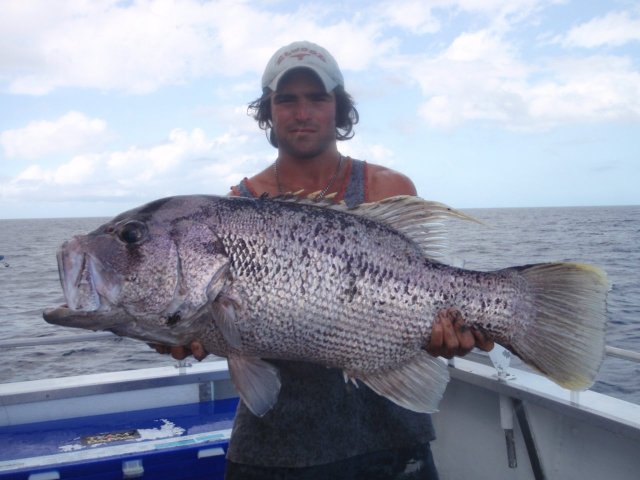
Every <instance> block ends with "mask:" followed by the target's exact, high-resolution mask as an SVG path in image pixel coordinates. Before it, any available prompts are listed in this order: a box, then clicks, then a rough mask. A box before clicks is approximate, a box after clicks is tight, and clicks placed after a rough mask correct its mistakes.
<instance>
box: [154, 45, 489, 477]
mask: <svg viewBox="0 0 640 480" xmlns="http://www.w3.org/2000/svg"><path fill="white" fill-rule="evenodd" d="M262 88H263V94H262V96H261V97H260V98H259V99H257V100H256V101H255V102H253V103H252V104H251V105H250V110H251V111H252V112H253V114H254V117H255V119H256V120H257V121H258V122H259V125H260V127H261V128H262V129H264V130H265V131H266V132H267V135H268V138H269V141H270V143H271V144H272V145H273V146H274V147H276V148H277V149H278V156H277V158H276V160H275V162H274V163H273V164H272V165H270V166H269V167H267V168H266V169H265V170H263V171H262V172H260V173H258V174H257V175H255V176H253V177H252V178H250V179H244V180H243V181H242V182H241V183H240V184H239V185H237V186H235V187H233V188H232V195H238V196H251V197H259V196H261V195H263V194H267V195H269V196H271V197H277V196H280V195H283V194H286V193H289V192H296V193H297V194H299V195H302V196H308V195H315V196H316V197H318V198H319V199H322V198H330V199H331V200H334V201H344V202H345V203H347V205H349V206H352V205H357V204H359V203H363V202H375V201H379V200H382V199H385V198H388V197H392V196H396V195H416V188H415V186H414V184H413V182H412V181H411V180H410V179H409V178H407V177H406V176H404V175H402V174H400V173H398V172H396V171H393V170H391V169H389V168H386V167H383V166H379V165H373V164H369V163H365V162H363V161H360V160H356V159H352V158H349V157H345V156H343V155H342V154H341V153H340V152H339V150H338V145H337V141H339V140H348V139H350V138H351V137H352V136H353V133H354V132H353V125H354V124H355V123H357V121H358V113H357V110H356V109H355V107H354V104H353V99H352V98H351V97H350V96H349V94H348V93H347V92H346V91H345V89H344V80H343V76H342V73H341V71H340V69H339V67H338V65H337V63H336V61H335V60H334V58H333V57H332V56H331V54H330V53H329V52H328V51H326V50H325V49H324V48H322V47H321V46H319V45H315V44H313V43H310V42H306V41H302V42H295V43H292V44H291V45H287V46H285V47H283V48H281V49H279V50H278V51H277V52H276V53H275V54H274V55H273V57H272V58H271V60H270V61H269V63H268V65H267V67H266V70H265V72H264V75H263V78H262ZM473 347H479V348H481V349H483V350H487V351H488V350H490V349H491V348H492V347H493V342H492V341H491V340H489V339H487V338H485V336H484V335H483V334H482V333H481V332H479V331H477V330H475V329H469V328H466V326H465V322H464V320H463V318H462V315H461V314H460V312H458V311H457V310H454V309H447V310H443V311H441V312H440V313H439V314H438V316H437V318H436V321H435V322H434V325H433V329H432V332H431V337H430V338H429V341H428V343H426V344H425V346H424V348H425V349H426V350H427V351H428V352H429V353H430V354H432V355H434V356H444V357H446V358H451V357H453V356H454V355H458V356H461V355H465V354H466V353H468V352H469V351H470V350H471V349H472V348H473ZM157 349H158V350H159V351H161V352H168V351H171V353H172V354H173V356H174V357H176V358H184V357H185V356H186V355H188V354H189V353H192V354H193V355H194V356H195V357H196V358H198V359H202V358H204V357H205V356H206V355H207V352H206V351H204V349H203V347H202V344H201V343H199V342H193V343H192V344H191V346H190V349H187V348H173V349H168V348H166V347H160V346H158V347H157ZM277 366H278V368H279V371H280V378H281V382H282V389H281V392H280V396H279V398H278V402H277V404H276V406H275V407H274V408H273V409H272V410H271V411H269V412H268V413H267V414H266V415H264V416H263V417H257V416H255V415H253V414H252V413H251V412H250V411H249V410H248V409H247V407H246V406H245V405H243V404H241V405H240V407H239V409H238V413H237V416H236V423H235V426H234V430H233V434H232V438H231V445H230V449H229V453H228V462H227V473H226V478H227V479H245V480H246V479H270V478H273V479H275V478H287V479H298V478H299V479H312V478H313V479H316V478H317V479H329V478H331V479H338V478H344V479H375V478H379V479H394V478H403V479H409V478H411V479H424V480H427V479H436V478H438V477H437V471H436V468H435V465H434V462H433V459H432V457H431V451H430V449H429V442H430V441H431V440H433V439H434V438H435V434H434V431H433V426H432V424H431V419H430V417H429V415H427V414H422V413H415V412H411V411H408V410H405V409H404V408H402V407H399V406H398V405H396V404H394V403H392V402H391V401H389V400H387V399H385V398H382V397H380V396H378V395H376V394H375V393H373V392H372V391H371V390H369V388H368V387H366V386H364V385H359V386H356V385H354V384H352V383H345V381H344V380H343V375H342V372H340V371H339V370H337V369H327V368H325V367H322V366H318V365H316V364H311V363H304V362H287V361H278V362H277Z"/></svg>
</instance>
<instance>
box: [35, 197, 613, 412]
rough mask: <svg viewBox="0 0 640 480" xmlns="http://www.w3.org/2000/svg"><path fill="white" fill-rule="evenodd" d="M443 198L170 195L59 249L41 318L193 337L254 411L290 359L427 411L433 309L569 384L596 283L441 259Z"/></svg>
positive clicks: (597, 303) (602, 312)
mask: <svg viewBox="0 0 640 480" xmlns="http://www.w3.org/2000/svg"><path fill="white" fill-rule="evenodd" d="M451 216H452V217H459V218H465V215H464V214H462V213H460V212H456V211H454V210H452V209H450V208H448V207H446V206H444V205H441V204H437V203H434V202H426V201H424V200H421V199H419V198H416V197H395V198H392V199H388V200H386V201H383V202H379V203H375V204H367V205H362V206H360V207H357V208H355V209H351V210H349V209H347V208H346V207H344V206H341V205H335V206H329V205H327V204H317V203H313V202H308V201H292V200H284V199H283V200H269V199H246V198H232V197H214V196H186V197H171V198H167V199H162V200H158V201H155V202H152V203H150V204H147V205H145V206H142V207H140V208H138V209H134V210H132V211H129V212H126V213H124V214H121V215H119V216H118V217H116V218H115V219H114V220H112V221H111V222H109V223H107V224H105V225H104V226H102V227H100V228H98V229H97V230H96V231H94V232H92V233H90V234H88V235H86V236H81V237H75V238H74V239H72V240H70V241H69V242H67V243H66V244H65V245H63V246H62V248H61V250H60V253H59V257H58V261H59V267H60V274H61V281H62V284H63V290H64V293H65V298H66V300H67V303H68V307H60V308H58V309H50V310H47V311H46V312H45V319H46V320H47V321H49V322H51V323H57V324H60V325H68V326H76V327H80V328H89V329H94V330H102V329H106V330H111V331H113V332H115V333H117V334H119V335H124V336H130V337H134V338H139V339H142V340H144V341H148V342H159V343H165V344H172V345H184V344H188V343H189V342H190V341H191V340H200V341H202V342H203V343H204V345H205V348H206V349H207V350H208V351H209V352H212V353H214V354H217V355H220V356H225V357H227V358H228V359H229V367H230V372H231V375H232V378H233V380H234V383H235V385H236V387H237V388H238V391H239V393H240V395H241V396H242V398H243V400H244V401H245V402H246V403H247V405H248V406H249V408H251V409H252V411H253V412H254V413H256V414H258V415H262V414H264V413H265V412H266V411H268V410H269V409H270V408H271V406H272V405H273V404H274V402H275V401H276V400H277V394H278V390H279V379H278V372H277V369H276V367H275V366H274V365H273V364H271V363H269V362H265V361H264V360H263V359H289V360H304V361H310V362H315V363H318V364H321V365H325V366H328V367H337V368H340V369H342V370H343V371H344V372H345V375H346V377H347V378H352V379H358V380H360V381H362V382H364V383H366V384H367V385H368V386H370V387H371V388H372V389H373V390H375V391H376V392H378V393H379V394H381V395H384V396H386V397H387V398H389V399H391V400H393V401H395V402H396V403H398V404H399V405H402V406H404V407H406V408H410V409H412V410H415V411H425V412H429V411H434V410H435V409H436V407H437V404H438V401H439V399H440V397H441V396H442V393H443V391H444V388H445V385H446V382H447V378H448V377H447V375H448V374H447V370H446V366H444V364H443V362H441V361H440V360H438V359H435V358H432V357H431V356H429V355H428V354H427V353H426V352H424V350H423V349H422V347H423V346H424V345H425V344H426V343H427V342H428V339H429V337H430V334H431V327H432V322H433V320H434V318H435V317H436V314H437V312H438V311H440V310H441V309H444V308H449V307H455V308H458V309H459V310H460V311H461V312H462V314H463V316H464V317H465V319H466V321H467V323H469V324H470V325H472V326H475V327H476V328H479V329H481V330H483V331H485V332H487V333H488V334H489V335H490V336H491V337H492V338H494V339H495V340H496V341H497V342H498V343H500V344H502V345H503V346H505V347H506V348H508V349H510V350H511V351H513V352H514V353H516V354H517V355H519V356H520V357H521V358H522V359H523V360H525V361H526V362H527V363H529V364H531V365H532V366H534V367H536V368H538V369H539V370H540V371H542V372H543V373H545V374H546V375H548V376H549V377H550V378H552V379H553V380H554V381H556V382H558V383H560V384H562V385H564V386H567V387H569V388H574V389H581V388H586V387H588V386H589V385H591V383H593V379H594V377H595V375H596V373H597V370H598V368H599V365H600V363H601V362H602V358H603V352H604V330H605V323H606V293H607V291H608V282H607V280H606V276H605V275H604V273H602V272H601V271H600V270H598V269H596V268H595V267H591V266H587V265H581V264H572V263H549V264H539V265H530V266H522V267H513V268H508V269H504V270H500V271H496V272H477V271H469V270H464V269H460V268H455V267H452V266H449V265H446V264H444V263H442V262H440V261H438V260H437V259H436V258H437V254H438V247H439V244H440V238H441V232H440V230H439V229H438V228H437V226H438V224H439V222H440V221H441V220H442V219H443V218H445V217H451Z"/></svg>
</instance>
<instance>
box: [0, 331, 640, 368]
mask: <svg viewBox="0 0 640 480" xmlns="http://www.w3.org/2000/svg"><path fill="white" fill-rule="evenodd" d="M121 338H122V337H118V336H116V335H114V334H112V333H110V332H96V333H83V334H77V335H57V336H52V337H36V338H14V339H11V340H0V349H8V348H23V347H40V346H48V345H62V344H67V343H77V342H93V341H102V340H114V339H121ZM605 353H606V355H607V356H610V357H615V358H620V359H623V360H629V361H631V362H635V363H640V352H634V351H633V350H627V349H624V348H618V347H613V346H610V345H607V346H606V347H605Z"/></svg>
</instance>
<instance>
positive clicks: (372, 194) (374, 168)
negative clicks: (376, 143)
mask: <svg viewBox="0 0 640 480" xmlns="http://www.w3.org/2000/svg"><path fill="white" fill-rule="evenodd" d="M367 186H368V192H369V195H368V196H369V201H377V200H382V199H384V198H388V197H393V196H395V195H416V194H417V192H416V187H415V185H414V183H413V182H412V181H411V179H410V178H409V177H407V176H406V175H404V174H403V173H400V172H398V171H396V170H393V169H391V168H389V167H385V166H382V165H376V164H373V163H368V164H367Z"/></svg>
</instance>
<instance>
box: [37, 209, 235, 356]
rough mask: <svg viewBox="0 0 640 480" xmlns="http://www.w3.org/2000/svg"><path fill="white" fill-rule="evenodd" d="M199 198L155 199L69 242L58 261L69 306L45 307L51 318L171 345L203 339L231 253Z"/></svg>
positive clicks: (59, 255)
mask: <svg viewBox="0 0 640 480" xmlns="http://www.w3.org/2000/svg"><path fill="white" fill-rule="evenodd" d="M194 201H195V200H194ZM192 203H193V202H189V201H188V197H184V198H180V197H172V198H170V199H164V200H162V201H156V202H152V203H151V204H148V205H145V206H143V207H140V208H138V209H134V210H131V211H129V212H125V213H123V214H121V215H118V216H117V217H115V218H114V219H113V220H111V221H109V222H107V223H105V224H104V225H102V226H100V227H98V228H97V229H96V230H94V231H93V232H91V233H89V234H86V235H79V236H75V237H73V238H72V239H70V240H68V241H67V242H65V243H64V244H63V245H62V246H61V247H60V249H59V251H58V254H57V259H58V272H59V275H60V282H61V284H62V289H63V293H64V297H65V301H66V305H63V306H60V307H57V308H51V309H47V310H45V312H44V318H45V320H46V321H48V322H49V323H54V324H57V325H63V326H70V327H77V328H84V329H90V330H109V331H112V332H114V333H116V334H118V335H122V336H128V337H133V338H138V339H142V340H145V341H150V342H159V343H165V344H171V345H183V344H185V343H188V342H189V341H191V340H192V339H194V338H196V337H197V332H196V331H195V329H196V325H195V324H196V322H195V320H196V319H197V318H198V316H200V315H202V312H203V311H204V310H205V309H206V306H207V304H208V303H209V302H210V301H211V300H212V299H214V298H215V296H216V294H217V292H218V291H219V290H220V289H221V288H222V287H223V285H224V281H225V278H226V272H227V267H228V259H227V257H226V254H225V252H224V248H223V245H222V243H221V242H220V240H219V238H218V237H217V236H216V235H215V233H214V232H213V231H212V229H210V228H209V227H208V225H207V224H206V222H204V221H203V219H202V215H194V212H197V211H198V209H197V206H195V205H192Z"/></svg>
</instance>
